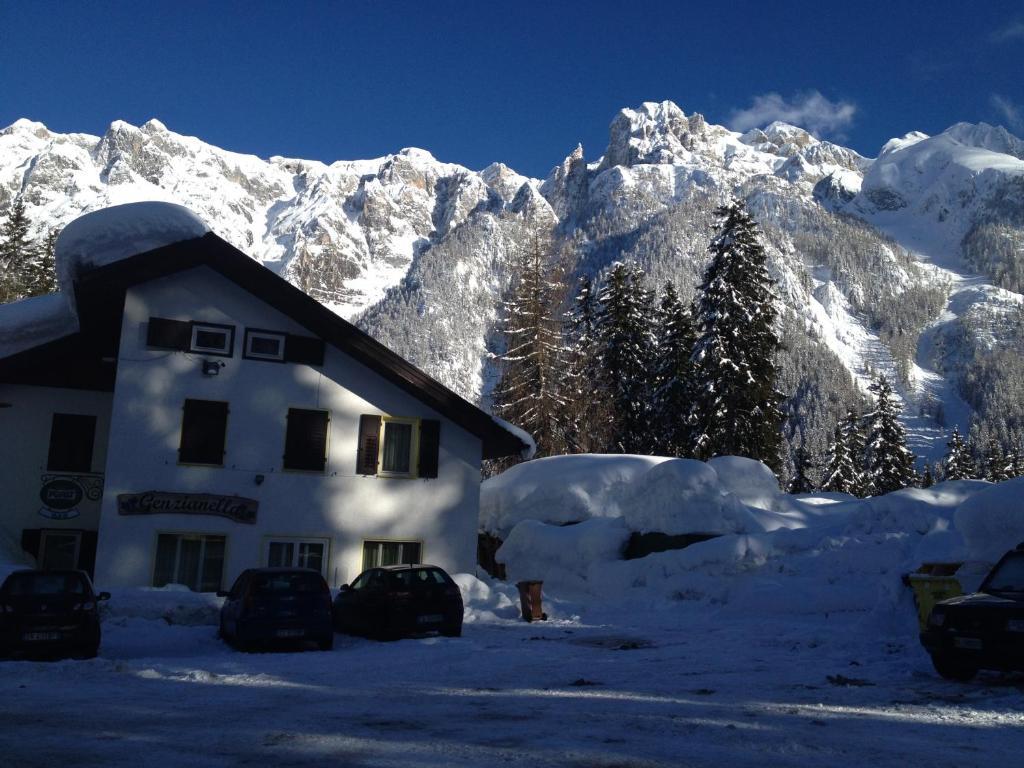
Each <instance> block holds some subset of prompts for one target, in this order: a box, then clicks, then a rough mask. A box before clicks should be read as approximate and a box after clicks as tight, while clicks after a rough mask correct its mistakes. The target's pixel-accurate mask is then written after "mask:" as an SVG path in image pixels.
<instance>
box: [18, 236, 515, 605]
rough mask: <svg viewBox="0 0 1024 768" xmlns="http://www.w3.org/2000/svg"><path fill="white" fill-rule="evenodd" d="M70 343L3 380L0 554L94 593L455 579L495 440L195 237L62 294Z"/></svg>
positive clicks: (225, 248) (409, 371) (468, 554)
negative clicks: (362, 576) (64, 575)
mask: <svg viewBox="0 0 1024 768" xmlns="http://www.w3.org/2000/svg"><path fill="white" fill-rule="evenodd" d="M75 292H76V297H77V311H78V318H79V325H80V328H79V331H78V332H77V333H75V334H71V335H69V336H66V337H63V338H59V339H55V340H49V341H47V342H45V343H43V344H41V345H39V346H38V347H35V348H32V349H29V350H23V351H21V352H19V353H18V354H15V355H12V356H9V357H7V358H2V359H0V405H3V406H4V407H2V408H0V436H2V440H0V486H2V487H3V488H5V489H6V494H5V496H6V501H5V502H4V506H3V507H2V508H0V535H2V537H3V539H4V540H5V541H6V543H7V545H8V548H10V547H11V546H17V547H19V548H20V549H21V551H22V552H24V553H25V554H26V556H28V557H30V558H35V560H36V562H37V563H38V564H39V565H40V566H45V567H68V566H71V567H84V568H86V569H87V570H90V571H93V572H94V574H95V581H96V583H97V584H98V585H99V586H101V587H103V588H109V587H122V586H163V585H165V584H170V583H175V584H185V585H187V586H189V587H190V588H192V589H194V590H197V591H216V590H218V589H222V588H226V587H228V586H230V584H231V582H232V581H233V579H234V578H235V577H236V576H237V575H238V574H239V573H240V572H241V571H242V570H244V569H245V568H250V567H258V566H266V565H291V566H302V567H310V568H314V569H316V570H319V571H320V572H321V573H323V575H324V576H325V577H326V578H327V580H328V582H329V583H330V584H332V585H335V586H337V585H339V584H342V583H345V582H348V581H350V580H351V579H352V578H354V577H355V576H356V575H357V574H358V573H359V572H360V571H361V570H363V569H364V568H366V567H369V566H372V565H378V564H388V563H397V562H431V563H434V564H437V565H439V566H441V567H442V568H445V569H446V570H449V571H452V572H455V571H472V569H473V568H474V565H475V562H476V542H477V529H478V513H479V484H480V463H481V460H482V458H485V457H487V458H493V457H498V456H502V455H509V454H512V453H516V452H519V451H522V450H524V449H525V448H526V446H525V445H524V443H523V441H522V440H521V439H520V438H519V437H517V436H516V434H514V433H513V432H511V431H508V430H507V429H505V428H504V427H502V426H501V425H499V424H497V423H495V422H494V421H493V420H491V419H490V417H488V416H487V415H486V414H484V413H483V412H481V411H479V410H478V409H476V408H475V407H474V406H472V405H471V404H469V403H467V402H466V401H464V400H462V399H461V398H459V397H458V396H457V395H455V394H454V393H452V392H450V391H449V390H447V389H445V388H444V387H443V386H442V385H440V384H439V383H437V382H436V381H434V380H432V379H430V378H429V377H427V376H426V375H425V374H423V373H422V372H420V371H418V370H417V369H415V368H414V367H413V366H411V365H410V364H408V363H407V362H405V361H404V360H401V359H400V358H398V357H397V356H396V355H394V354H393V353H391V352H390V351H389V350H387V349H385V348H384V347H383V346H381V345H380V344H378V343H377V342H375V341H374V340H372V339H370V338H369V337H368V336H366V335H365V334H363V333H362V332H360V331H359V330H357V329H356V328H354V327H353V326H351V325H350V324H348V323H347V322H345V321H344V320H342V319H340V318H338V317H336V316H335V315H333V314H332V313H330V312H329V311H328V310H326V309H325V308H324V307H322V306H320V305H319V304H318V303H316V302H315V301H314V300H312V299H310V298H309V297H307V296H305V295H304V294H302V293H301V292H300V291H298V290H297V289H295V288H293V287H292V286H290V285H289V284H287V283H286V282H285V281H284V280H282V279H280V278H279V277H277V276H276V275H274V274H273V273H271V272H270V271H269V270H267V269H265V268H264V267H262V266H261V265H259V264H257V263H256V262H254V261H252V260H250V259H249V258H248V257H247V256H245V255H244V254H242V253H240V252H238V251H236V250H235V249H234V248H232V247H231V246H230V245H228V244H227V243H225V242H224V241H222V240H220V239H219V238H217V237H216V236H215V235H213V234H208V235H205V236H204V237H202V238H198V239H192V240H187V241H184V242H180V243H175V244H173V245H170V246H166V247H163V248H159V249H157V250H154V251H151V252H148V253H145V254H141V255H138V256H134V257H132V258H130V259H126V260H122V261H119V262H117V263H113V264H110V265H106V266H102V267H99V268H96V269H94V270H91V271H88V272H85V273H83V274H82V275H80V279H79V280H78V281H77V282H76V286H75Z"/></svg>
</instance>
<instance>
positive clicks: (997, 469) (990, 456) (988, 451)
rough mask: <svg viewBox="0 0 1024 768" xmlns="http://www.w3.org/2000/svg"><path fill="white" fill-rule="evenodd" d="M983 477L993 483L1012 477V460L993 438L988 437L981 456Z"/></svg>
mask: <svg viewBox="0 0 1024 768" xmlns="http://www.w3.org/2000/svg"><path fill="white" fill-rule="evenodd" d="M983 461H984V466H985V479H986V480H988V481H990V482H993V483H1001V482H1002V481H1003V480H1009V479H1010V478H1011V477H1013V476H1014V475H1013V461H1012V460H1010V459H1008V458H1007V457H1006V455H1005V454H1004V453H1003V447H1002V446H1001V445H1000V444H999V441H998V440H996V439H995V438H989V441H988V445H987V446H985V454H984V457H983Z"/></svg>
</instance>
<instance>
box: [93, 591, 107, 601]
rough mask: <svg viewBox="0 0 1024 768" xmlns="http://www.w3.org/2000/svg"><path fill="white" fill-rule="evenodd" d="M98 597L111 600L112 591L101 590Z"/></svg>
mask: <svg viewBox="0 0 1024 768" xmlns="http://www.w3.org/2000/svg"><path fill="white" fill-rule="evenodd" d="M96 599H97V600H109V599H110V593H109V592H100V593H99V594H98V595H96Z"/></svg>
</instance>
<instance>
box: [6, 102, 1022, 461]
mask: <svg viewBox="0 0 1024 768" xmlns="http://www.w3.org/2000/svg"><path fill="white" fill-rule="evenodd" d="M733 195H739V196H742V197H744V198H746V200H747V202H748V206H749V207H750V209H751V211H752V212H753V213H754V214H755V216H756V217H757V219H758V220H759V222H760V223H761V225H762V227H763V229H764V232H765V240H766V244H767V246H768V249H769V255H770V262H771V269H772V273H773V275H774V276H775V278H776V279H777V281H778V283H779V286H780V293H781V298H780V300H781V310H782V318H783V321H782V322H783V341H784V345H785V348H784V350H783V353H782V354H783V360H782V363H783V365H782V371H783V373H782V375H783V381H782V382H781V386H782V389H783V390H784V391H786V392H787V393H793V396H792V397H791V399H790V401H789V403H788V406H789V410H790V414H791V417H792V418H791V430H792V434H791V435H790V438H791V440H793V441H796V442H809V443H810V444H811V446H812V447H815V448H820V447H822V446H823V445H824V443H825V442H826V441H827V439H828V437H829V435H830V432H831V428H832V425H833V424H834V422H835V420H836V419H837V418H838V417H839V416H840V415H841V413H842V412H843V411H844V410H845V408H846V406H847V405H854V404H856V403H857V402H858V400H859V399H860V398H861V397H862V396H863V391H864V385H865V384H866V383H867V381H868V379H869V377H870V375H871V374H872V373H874V372H878V371H881V372H884V373H888V374H889V375H890V376H891V377H892V378H893V379H895V380H897V381H898V382H899V387H900V392H901V395H902V396H903V398H904V402H905V416H906V419H907V423H908V426H909V427H910V433H911V440H912V447H913V448H914V449H915V450H916V451H917V452H918V453H919V454H922V455H924V456H926V457H930V458H937V457H938V456H940V455H941V454H942V452H943V450H944V447H945V440H946V439H947V435H948V430H949V429H950V428H951V427H952V425H953V424H959V425H960V427H961V429H962V430H966V429H967V428H968V427H969V426H970V423H971V420H972V417H974V416H977V421H978V424H979V426H980V427H982V430H981V431H982V433H983V434H982V436H983V437H987V436H990V435H991V436H994V437H996V438H998V439H1000V440H1002V441H1003V442H1006V443H1009V442H1013V441H1016V440H1018V439H1019V438H1020V434H1019V430H1020V428H1021V427H1022V426H1024V397H1021V396H1020V395H1021V394H1022V389H1021V387H1024V384H1020V383H1019V382H1020V381H1022V380H1024V378H1022V377H1021V376H1019V375H1018V374H1022V373H1024V364H1018V363H1016V362H1014V361H1016V360H1017V359H1019V358H1021V355H1020V354H1019V353H1020V352H1021V351H1022V349H1021V347H1022V332H1021V328H1022V324H1024V318H1022V312H1021V307H1022V296H1021V291H1022V289H1024V142H1022V141H1021V140H1020V139H1017V138H1016V137H1014V136H1012V135H1011V134H1009V133H1008V132H1007V131H1006V130H1005V129H1003V128H998V127H993V126H989V125H986V124H983V123H982V124H979V125H970V124H966V123H960V124H957V125H954V126H952V127H951V128H949V129H948V130H946V131H944V132H943V133H941V134H939V135H937V136H932V137H929V136H926V135H925V134H922V133H919V132H914V133H909V134H907V135H906V136H904V137H903V138H899V139H893V140H891V141H889V142H887V143H886V144H885V145H884V146H883V147H882V148H881V150H880V151H879V154H878V157H877V158H876V159H869V158H865V157H862V156H861V155H859V154H858V153H857V152H855V151H853V150H851V149H848V148H846V147H842V146H840V145H838V144H834V143H830V142H828V141H822V140H820V139H818V138H816V137H814V136H813V135H811V134H810V133H808V132H807V131H805V130H803V129H801V128H798V127H796V126H792V125H787V124H784V123H772V124H771V125H768V126H766V127H764V128H763V129H754V130H751V131H748V132H747V133H744V134H739V133H736V132H733V131H730V130H728V129H726V128H724V127H722V126H718V125H713V124H709V123H707V122H706V121H705V119H704V118H703V117H702V116H701V115H699V114H691V115H686V114H685V113H684V112H683V110H681V109H680V108H679V107H678V106H676V105H675V104H673V103H671V102H662V103H645V104H643V105H641V106H640V107H639V108H638V109H623V110H621V111H620V112H619V114H618V115H616V116H615V118H614V119H613V120H612V123H611V126H610V130H609V142H608V146H607V148H605V150H604V152H603V154H602V155H601V156H599V157H597V158H596V159H594V160H592V161H588V159H587V157H586V156H585V154H584V150H583V148H582V147H577V148H576V149H575V150H573V151H572V152H570V153H569V154H568V156H567V157H566V158H565V160H564V161H563V162H562V163H561V164H559V165H558V166H556V167H555V168H554V169H553V170H552V171H551V173H550V174H549V175H548V177H547V178H546V179H543V180H541V179H532V178H527V177H525V176H522V175H520V174H518V173H516V172H515V171H514V170H512V169H511V168H508V167H507V166H505V165H502V164H500V163H495V164H493V165H490V166H488V167H487V168H485V169H483V170H482V171H473V170H470V169H468V168H464V167H462V166H459V165H455V164H450V163H444V162H441V161H439V160H437V159H435V158H434V157H432V156H431V155H430V154H429V153H428V152H426V151H424V150H419V149H403V150H401V151H399V152H397V153H396V154H393V155H388V156H386V157H382V158H377V159H373V160H356V161H339V162H335V163H331V164H325V163H323V162H318V161H312V160H298V159H289V158H283V157H272V158H270V159H269V160H263V159H260V158H258V157H254V156H251V155H241V154H236V153H232V152H228V151H225V150H222V149H219V148H217V147H214V146H211V145H209V144H206V143H204V142H202V141H201V140H199V139H197V138H193V137H187V136H182V135H179V134H176V133H174V132H172V131H170V130H168V128H166V127H165V126H164V125H163V124H162V123H160V122H159V121H157V120H150V121H149V122H147V123H145V124H144V125H142V126H140V127H135V126H132V125H129V124H127V123H124V122H120V121H117V122H114V123H112V124H111V126H110V128H109V129H108V130H107V132H106V133H105V134H104V135H103V136H100V137H97V136H91V135H86V134H58V133H54V132H51V131H50V130H48V129H47V128H46V127H45V126H44V125H42V124H41V123H36V122H31V121H29V120H19V121H17V122H16V123H14V124H13V125H11V126H9V127H7V128H5V129H3V130H2V131H0V212H3V211H5V210H6V209H7V208H8V207H9V205H10V204H11V202H12V201H13V199H14V198H16V197H20V198H21V199H22V200H23V201H24V203H25V206H26V212H27V214H28V216H29V217H30V219H31V220H32V222H33V223H34V226H35V227H36V230H37V232H38V234H39V236H40V238H41V237H42V236H43V235H44V234H45V232H46V231H48V230H50V229H53V228H59V227H61V226H63V225H64V224H66V223H67V222H68V221H70V220H72V219H73V218H75V217H77V216H78V215H80V214H81V213H84V212H87V211H91V210H95V209H98V208H102V207H105V206H108V205H113V204H118V203H124V202H132V201H138V200H166V201H172V202H178V203H181V204H183V205H186V206H188V207H189V208H191V209H192V210H194V211H195V212H196V213H198V214H199V215H200V216H201V217H202V218H203V219H204V220H205V221H207V222H208V223H209V224H210V226H211V227H212V228H213V229H214V230H215V231H216V232H217V233H218V234H220V235H221V236H222V237H224V238H226V239H227V240H229V241H230V242H232V243H233V244H235V245H236V246H238V247H239V248H240V249H242V250H243V251H245V252H246V253H248V254H250V255H251V256H252V257H253V258H255V259H257V260H259V261H261V262H262V263H264V264H265V265H266V266H267V267H269V268H270V269H273V270H275V271H276V272H278V273H279V274H282V275H283V276H285V277H286V278H287V279H289V280H290V281H291V282H293V283H294V284H296V285H297V286H299V287H300V288H302V289H303V290H305V291H307V292H308V293H310V294H311V295H313V296H314V297H316V298H317V299H319V300H320V301H322V302H323V303H325V304H327V305H328V306H330V307H331V308H332V309H334V310H335V311H336V312H338V313H339V314H341V315H343V316H345V317H347V318H349V319H353V320H355V321H356V322H357V323H358V324H360V325H361V326H362V327H363V328H365V329H366V330H368V331H369V332H371V333H372V334H373V335H375V336H376V337H377V338H379V339H380V340H381V341H383V342H384V343H386V344H388V345H389V346H391V347H392V348H393V349H395V351H397V352H398V353H399V354H402V355H404V356H405V357H407V358H408V359H410V360H412V361H413V362H414V363H416V364H418V365H419V366H420V367H422V368H424V369H425V370H427V371H428V372H429V373H431V374H432V375H434V376H435V377H437V378H438V379H439V380H441V381H443V382H444V383H446V384H447V385H449V386H451V387H452V388H454V389H455V390H456V391H458V392H460V393H462V394H463V395H464V396H466V397H468V398H469V399H471V400H481V399H483V400H485V401H486V397H487V392H488V390H489V386H490V382H491V381H492V378H493V364H492V362H491V353H492V352H493V351H494V349H495V343H496V340H495V338H494V328H495V322H496V319H497V316H498V307H499V303H500V297H501V294H502V292H503V291H504V290H505V288H506V287H507V285H508V280H509V261H510V258H511V257H512V256H513V255H514V254H515V253H517V252H518V251H519V250H520V249H522V248H524V247H527V246H528V245H529V243H530V242H531V241H532V240H533V239H534V238H536V237H537V236H538V235H540V234H546V233H552V232H553V233H554V234H555V237H556V240H557V242H558V244H559V246H560V249H561V252H562V253H563V254H566V258H568V259H569V261H570V266H571V268H572V269H573V270H574V272H575V273H576V274H582V273H590V274H597V273H599V272H600V271H601V270H602V269H603V268H604V267H606V266H607V265H608V264H610V263H611V262H613V261H615V260H617V259H633V260H636V261H638V262H639V263H640V264H641V266H643V267H644V269H645V270H646V271H647V273H648V275H649V276H650V277H651V279H652V283H659V284H660V283H661V282H663V281H664V280H666V279H672V280H674V281H676V282H677V285H678V286H679V288H680V292H681V293H682V294H683V296H684V297H688V296H689V295H691V294H692V292H693V288H694V286H695V285H696V283H697V281H698V280H699V276H700V273H701V271H702V269H703V266H704V263H705V260H706V254H707V243H708V239H709V237H710V230H711V224H712V211H713V209H714V207H715V206H716V205H717V204H718V203H719V202H721V201H723V200H725V199H727V198H728V197H730V196H733Z"/></svg>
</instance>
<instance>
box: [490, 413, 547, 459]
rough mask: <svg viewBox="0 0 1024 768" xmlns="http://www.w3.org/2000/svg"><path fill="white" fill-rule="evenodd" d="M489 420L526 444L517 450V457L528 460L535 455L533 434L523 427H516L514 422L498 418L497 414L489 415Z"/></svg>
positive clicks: (535, 445)
mask: <svg viewBox="0 0 1024 768" xmlns="http://www.w3.org/2000/svg"><path fill="white" fill-rule="evenodd" d="M491 420H492V421H493V422H494V423H495V424H497V425H498V426H499V427H501V428H502V429H504V430H505V431H506V432H511V433H512V434H513V435H515V436H516V437H518V438H519V439H520V440H521V441H522V443H523V445H525V446H526V447H525V448H523V450H522V451H520V452H519V458H521V459H522V460H523V461H529V460H530V459H532V458H533V457H534V456H536V455H537V443H536V442H535V441H534V439H533V435H531V434H530V433H529V432H527V431H526V430H525V429H521V428H520V427H517V426H516V425H515V424H510V423H509V422H507V421H505V420H504V419H499V418H498V417H497V416H491Z"/></svg>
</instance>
